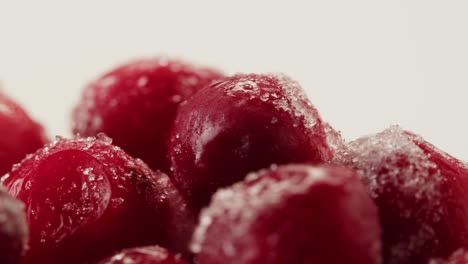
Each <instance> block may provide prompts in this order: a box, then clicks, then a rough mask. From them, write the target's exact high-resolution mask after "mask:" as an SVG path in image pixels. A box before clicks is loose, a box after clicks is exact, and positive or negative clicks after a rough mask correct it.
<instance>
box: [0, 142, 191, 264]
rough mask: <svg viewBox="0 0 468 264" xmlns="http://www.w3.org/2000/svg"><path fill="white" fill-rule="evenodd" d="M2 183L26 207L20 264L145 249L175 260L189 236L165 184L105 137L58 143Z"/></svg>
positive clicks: (87, 258) (175, 196)
mask: <svg viewBox="0 0 468 264" xmlns="http://www.w3.org/2000/svg"><path fill="white" fill-rule="evenodd" d="M4 183H5V186H6V187H7V188H8V190H9V192H10V193H11V194H12V195H13V196H14V197H16V198H18V199H20V200H21V201H23V202H24V203H25V205H26V214H27V219H28V224H29V227H30V236H29V250H27V251H26V255H25V256H24V259H23V264H29V263H49V264H53V263H70V264H72V263H89V262H92V261H97V260H99V259H102V258H103V257H105V256H108V255H110V254H111V253H113V252H115V251H116V250H120V249H123V248H127V247H134V246H144V245H151V244H161V245H164V246H167V247H169V248H171V249H172V250H174V251H175V252H180V251H183V250H184V247H185V246H186V245H184V243H187V242H186V240H187V239H188V238H189V235H190V229H191V226H190V216H189V215H188V214H187V213H186V212H187V210H186V208H185V205H184V203H183V202H182V198H181V197H180V196H179V194H178V192H177V191H176V190H175V188H174V187H173V186H172V184H171V183H170V181H169V178H168V177H167V176H166V175H165V174H163V173H161V172H153V171H152V170H150V169H149V168H148V167H147V166H146V165H145V164H144V163H143V162H142V161H140V160H137V159H134V158H132V157H130V156H129V155H127V154H126V153H125V152H123V151H122V150H121V149H120V148H118V147H115V146H113V145H111V142H110V139H109V138H107V137H104V136H100V137H99V138H98V139H96V138H92V137H90V138H76V139H58V140H57V141H56V142H54V143H53V144H51V145H48V146H46V147H44V148H42V149H40V150H38V151H37V152H36V153H35V154H33V155H31V156H29V157H28V158H26V159H24V160H23V161H22V162H21V163H20V164H19V165H17V166H15V168H14V169H13V171H12V172H11V173H10V174H9V175H7V176H6V178H4Z"/></svg>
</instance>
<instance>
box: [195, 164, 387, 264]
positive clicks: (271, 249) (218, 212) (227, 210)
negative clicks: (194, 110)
mask: <svg viewBox="0 0 468 264" xmlns="http://www.w3.org/2000/svg"><path fill="white" fill-rule="evenodd" d="M380 239H381V238H380V226H379V220H378V213H377V208H376V206H375V205H374V204H373V202H372V200H371V198H370V197H369V194H368V193H367V190H366V189H365V187H364V185H363V184H362V183H361V181H360V179H359V177H358V176H357V174H355V173H354V172H353V171H351V170H349V169H346V168H341V167H313V166H308V165H285V166H280V167H278V168H272V169H269V170H262V171H260V172H258V173H253V174H250V175H249V176H248V177H247V179H246V180H245V181H243V182H240V183H237V184H235V185H233V186H231V187H228V188H226V189H221V190H219V191H218V192H216V194H215V195H214V196H213V200H212V202H211V204H210V206H209V207H207V208H205V209H203V210H202V213H201V216H200V224H199V226H198V227H197V229H196V232H195V234H194V237H193V241H192V244H191V249H192V251H193V252H194V253H195V254H196V256H195V259H196V263H198V264H219V263H237V264H258V263H262V264H283V263H294V264H309V263H314V264H343V263H359V264H378V263H381V251H380V249H381V242H380Z"/></svg>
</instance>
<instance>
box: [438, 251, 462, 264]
mask: <svg viewBox="0 0 468 264" xmlns="http://www.w3.org/2000/svg"><path fill="white" fill-rule="evenodd" d="M429 264H468V252H467V251H466V250H464V249H459V250H457V251H455V252H453V253H452V255H450V257H449V258H448V259H447V260H443V259H433V260H431V261H429Z"/></svg>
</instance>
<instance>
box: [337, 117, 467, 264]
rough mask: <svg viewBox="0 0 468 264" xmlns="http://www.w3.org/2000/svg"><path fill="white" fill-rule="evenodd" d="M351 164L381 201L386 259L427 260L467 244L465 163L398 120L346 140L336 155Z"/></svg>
mask: <svg viewBox="0 0 468 264" xmlns="http://www.w3.org/2000/svg"><path fill="white" fill-rule="evenodd" d="M334 162H335V163H338V164H342V165H346V166H348V167H350V168H353V169H355V170H356V171H357V172H358V174H359V175H361V176H362V180H363V181H364V183H365V184H366V185H367V187H368V189H369V192H370V194H371V196H372V198H373V199H374V201H375V202H376V204H377V205H378V207H379V213H380V219H381V224H382V227H383V248H384V263H386V264H426V263H427V262H428V261H429V259H430V258H433V257H447V256H448V255H449V254H451V253H452V252H453V251H454V250H456V249H458V248H460V247H464V246H468V192H467V191H466V190H467V189H468V169H467V167H466V166H465V165H464V164H463V163H462V162H460V161H459V160H457V159H455V158H453V157H451V156H450V155H448V154H446V153H444V152H442V151H441V150H439V149H437V148H436V147H434V146H433V145H431V144H429V143H428V142H427V141H425V140H424V139H422V138H421V137H420V136H417V135H415V134H413V133H411V132H408V131H405V130H403V129H401V128H399V127H397V126H393V127H390V128H389V129H387V130H385V131H383V132H381V133H378V134H375V135H370V136H365V137H362V138H360V139H357V140H355V141H353V142H351V143H349V144H348V145H347V146H346V147H345V148H344V149H343V150H342V151H341V152H339V154H337V157H336V159H335V161H334Z"/></svg>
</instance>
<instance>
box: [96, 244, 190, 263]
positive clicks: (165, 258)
mask: <svg viewBox="0 0 468 264" xmlns="http://www.w3.org/2000/svg"><path fill="white" fill-rule="evenodd" d="M128 263H135V264H136V263H138V264H187V262H185V261H184V260H182V259H180V258H179V257H177V256H174V255H172V254H171V253H169V252H168V251H167V250H166V249H164V248H161V247H158V246H147V247H140V248H131V249H125V250H123V251H121V252H119V253H117V254H115V255H114V256H112V257H110V258H107V259H105V260H103V261H101V262H99V264H128Z"/></svg>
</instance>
